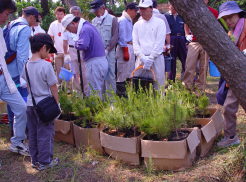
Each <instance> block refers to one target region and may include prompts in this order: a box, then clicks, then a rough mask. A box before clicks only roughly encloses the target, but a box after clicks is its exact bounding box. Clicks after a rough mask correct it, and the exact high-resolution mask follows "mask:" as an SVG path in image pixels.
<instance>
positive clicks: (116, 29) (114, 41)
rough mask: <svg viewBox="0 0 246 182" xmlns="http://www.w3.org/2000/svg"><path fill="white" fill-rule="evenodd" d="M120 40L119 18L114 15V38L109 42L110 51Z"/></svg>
mask: <svg viewBox="0 0 246 182" xmlns="http://www.w3.org/2000/svg"><path fill="white" fill-rule="evenodd" d="M118 40H119V24H118V21H117V18H116V17H114V19H113V22H112V38H111V40H110V42H109V46H108V47H107V49H108V51H111V50H113V49H114V48H115V46H116V44H117V43H118Z"/></svg>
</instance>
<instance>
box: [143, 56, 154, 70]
mask: <svg viewBox="0 0 246 182" xmlns="http://www.w3.org/2000/svg"><path fill="white" fill-rule="evenodd" d="M153 63H154V61H153V60H151V59H147V60H145V63H144V66H143V69H145V70H150V68H151V66H152V65H153Z"/></svg>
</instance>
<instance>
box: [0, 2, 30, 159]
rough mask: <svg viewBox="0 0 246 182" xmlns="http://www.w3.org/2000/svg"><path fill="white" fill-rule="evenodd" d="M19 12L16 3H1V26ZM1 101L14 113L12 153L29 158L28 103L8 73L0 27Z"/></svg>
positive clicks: (5, 50) (5, 49)
mask: <svg viewBox="0 0 246 182" xmlns="http://www.w3.org/2000/svg"><path fill="white" fill-rule="evenodd" d="M16 10H17V8H16V5H15V2H14V1H0V25H4V24H5V23H6V21H7V20H8V17H9V15H10V14H12V13H13V12H15V11H16ZM0 42H1V44H0V87H1V93H0V99H1V100H3V101H4V102H6V103H7V104H8V105H9V107H10V108H11V110H12V111H13V112H14V115H15V118H13V119H14V128H15V132H14V136H13V137H12V138H11V139H10V140H11V145H10V148H11V151H13V152H17V153H20V154H22V155H26V156H29V151H28V148H27V146H25V145H24V143H23V140H25V139H26V135H25V130H26V121H27V119H26V103H25V102H24V100H23V98H22V96H21V94H20V93H19V92H18V90H17V88H16V85H15V83H14V81H13V80H12V77H11V75H10V73H9V71H8V68H7V64H6V62H5V54H6V52H7V46H6V44H5V40H4V37H3V30H2V28H1V27H0Z"/></svg>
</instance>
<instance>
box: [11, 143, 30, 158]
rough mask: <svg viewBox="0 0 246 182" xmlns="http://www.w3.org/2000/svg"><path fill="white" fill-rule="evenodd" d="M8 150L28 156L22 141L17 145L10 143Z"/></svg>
mask: <svg viewBox="0 0 246 182" xmlns="http://www.w3.org/2000/svg"><path fill="white" fill-rule="evenodd" d="M9 150H10V151H11V152H15V153H18V154H21V155H24V156H27V157H30V153H29V150H28V147H26V146H25V145H24V144H23V143H20V144H19V145H14V144H11V145H10V147H9Z"/></svg>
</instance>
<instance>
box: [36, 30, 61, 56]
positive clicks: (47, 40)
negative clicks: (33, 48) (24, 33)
mask: <svg viewBox="0 0 246 182" xmlns="http://www.w3.org/2000/svg"><path fill="white" fill-rule="evenodd" d="M32 40H33V41H34V42H41V43H43V44H45V45H49V46H50V47H51V48H50V53H57V50H56V48H55V47H54V42H53V40H52V38H51V37H50V35H49V34H46V33H38V34H35V35H34V36H33V37H32Z"/></svg>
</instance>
